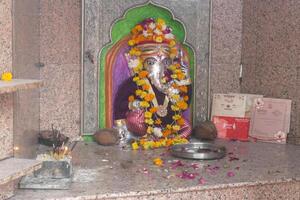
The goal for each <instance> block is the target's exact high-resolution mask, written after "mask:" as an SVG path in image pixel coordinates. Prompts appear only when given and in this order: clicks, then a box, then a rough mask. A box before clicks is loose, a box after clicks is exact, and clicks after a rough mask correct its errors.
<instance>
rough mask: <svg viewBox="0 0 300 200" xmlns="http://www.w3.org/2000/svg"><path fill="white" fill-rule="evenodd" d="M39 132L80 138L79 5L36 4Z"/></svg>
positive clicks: (43, 0) (51, 0)
mask: <svg viewBox="0 0 300 200" xmlns="http://www.w3.org/2000/svg"><path fill="white" fill-rule="evenodd" d="M40 13H41V15H40V62H41V63H42V64H43V65H44V67H42V68H41V69H40V77H41V79H42V80H43V81H44V87H43V89H42V90H41V98H40V123H41V124H40V125H41V129H51V124H53V125H54V127H55V128H57V129H59V130H60V131H61V132H62V133H64V134H66V135H69V136H76V135H79V134H80V84H81V82H80V81H81V80H80V76H81V67H80V55H81V53H80V52H81V50H80V49H81V1H80V0H40Z"/></svg>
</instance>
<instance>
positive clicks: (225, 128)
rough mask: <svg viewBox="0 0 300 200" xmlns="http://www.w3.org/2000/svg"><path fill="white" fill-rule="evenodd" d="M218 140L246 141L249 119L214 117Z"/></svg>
mask: <svg viewBox="0 0 300 200" xmlns="http://www.w3.org/2000/svg"><path fill="white" fill-rule="evenodd" d="M212 121H213V123H214V124H215V126H216V128H217V130H218V138H225V139H234V140H241V141H247V140H248V133H249V127H250V119H249V118H238V117H224V116H214V117H213V119H212Z"/></svg>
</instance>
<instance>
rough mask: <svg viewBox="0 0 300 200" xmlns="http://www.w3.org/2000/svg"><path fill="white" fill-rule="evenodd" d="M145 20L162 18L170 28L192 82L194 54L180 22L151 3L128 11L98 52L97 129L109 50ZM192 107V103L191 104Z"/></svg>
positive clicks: (102, 123) (102, 109)
mask: <svg viewBox="0 0 300 200" xmlns="http://www.w3.org/2000/svg"><path fill="white" fill-rule="evenodd" d="M146 18H154V19H157V18H162V19H163V20H165V22H166V24H167V25H168V26H169V27H171V28H172V33H173V34H174V35H175V37H176V40H177V41H178V42H180V43H181V44H182V46H183V47H184V48H185V49H186V51H187V52H188V54H189V58H190V72H191V78H192V79H193V82H194V69H195V53H194V50H193V49H192V48H191V46H190V45H188V44H187V43H186V42H185V37H186V30H185V26H184V24H183V23H182V22H180V21H179V20H177V19H175V18H174V15H173V13H172V12H171V11H170V10H169V9H167V8H164V7H161V6H159V5H156V4H153V3H147V4H144V5H140V6H136V7H133V8H130V9H128V10H127V11H126V12H125V14H124V16H123V17H122V18H120V19H117V20H116V21H115V22H114V24H113V25H112V27H111V32H110V38H111V42H110V43H109V44H107V45H105V46H104V47H103V48H102V49H101V51H100V56H99V58H100V60H99V63H100V66H99V67H100V70H99V97H98V99H99V128H105V121H106V119H105V113H106V111H105V109H106V108H105V103H106V102H105V95H106V94H105V87H106V85H105V84H106V83H105V77H104V76H105V63H106V61H105V58H106V55H107V53H108V51H109V50H110V48H111V47H113V46H114V45H115V44H116V43H117V42H118V41H119V40H121V39H122V38H123V37H125V36H128V35H129V34H130V32H131V29H132V28H133V27H134V26H135V25H136V24H138V23H140V22H141V21H143V20H144V19H146ZM192 105H193V103H192Z"/></svg>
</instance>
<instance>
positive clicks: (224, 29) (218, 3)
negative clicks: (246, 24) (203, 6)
mask: <svg viewBox="0 0 300 200" xmlns="http://www.w3.org/2000/svg"><path fill="white" fill-rule="evenodd" d="M211 42H212V64H221V63H223V64H240V63H241V48H242V1H241V0H233V1H226V0H214V1H213V16H212V41H211Z"/></svg>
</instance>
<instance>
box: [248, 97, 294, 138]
mask: <svg viewBox="0 0 300 200" xmlns="http://www.w3.org/2000/svg"><path fill="white" fill-rule="evenodd" d="M291 103H292V101H291V100H289V99H273V98H262V99H261V101H260V102H259V105H257V104H254V105H253V107H252V116H251V126H250V133H249V135H250V136H251V137H252V138H255V139H258V140H262V141H266V142H276V143H286V138H287V134H288V133H289V131H290V119H291Z"/></svg>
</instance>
